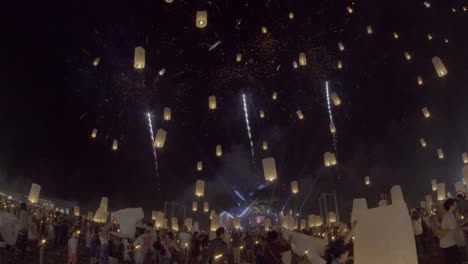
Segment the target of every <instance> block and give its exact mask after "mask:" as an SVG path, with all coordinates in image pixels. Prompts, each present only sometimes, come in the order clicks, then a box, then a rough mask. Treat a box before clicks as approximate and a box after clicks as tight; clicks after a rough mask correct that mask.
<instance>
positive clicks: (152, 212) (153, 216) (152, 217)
mask: <svg viewBox="0 0 468 264" xmlns="http://www.w3.org/2000/svg"><path fill="white" fill-rule="evenodd" d="M156 213H157V212H156V211H151V220H153V221H154V220H156Z"/></svg>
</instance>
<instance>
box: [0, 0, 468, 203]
mask: <svg viewBox="0 0 468 264" xmlns="http://www.w3.org/2000/svg"><path fill="white" fill-rule="evenodd" d="M463 5H466V6H468V3H463V1H447V0H438V1H431V7H430V8H426V7H425V6H424V4H423V1H419V0H418V1H387V0H385V1H371V0H365V1H354V2H352V1H341V0H338V1H311V0H296V1H291V0H289V1H286V0H211V1H194V0H192V1H190V0H174V2H173V3H171V4H168V3H165V1H163V0H152V1H129V2H128V3H125V2H116V1H73V2H71V3H69V2H67V3H65V2H62V3H53V4H52V3H47V2H34V3H28V4H27V5H26V4H25V5H21V6H12V3H9V4H8V5H7V6H6V7H5V8H4V10H3V11H2V13H4V14H5V15H6V18H7V19H6V21H7V22H6V23H4V25H5V27H4V30H3V36H4V37H3V41H2V47H3V48H2V51H3V52H2V54H3V56H2V57H3V60H2V62H3V63H2V70H1V71H0V72H1V74H0V77H1V78H0V80H1V84H0V85H1V86H0V87H1V90H2V93H1V106H0V109H1V111H0V112H1V123H2V125H1V129H0V190H3V191H15V192H22V193H28V191H29V188H30V184H31V182H35V183H38V184H40V185H41V186H42V191H41V196H44V197H55V198H61V199H68V200H75V201H78V202H80V203H81V204H82V206H83V207H87V208H90V209H95V208H96V207H97V206H98V203H99V199H100V197H101V196H108V197H109V198H110V207H111V209H119V208H122V207H128V206H144V207H145V208H146V209H155V208H160V206H161V205H162V203H163V201H164V200H179V201H181V202H184V203H186V205H187V206H190V204H189V202H191V201H192V199H193V188H194V182H195V180H196V179H204V180H206V181H207V191H206V192H207V194H206V195H207V198H206V200H207V201H209V202H211V203H212V204H213V207H214V208H220V209H221V208H224V209H228V208H230V207H232V206H235V205H236V204H237V202H239V201H238V199H237V198H235V197H234V195H233V190H239V191H240V192H241V193H243V194H247V193H249V192H252V191H254V190H255V189H256V188H257V186H259V185H260V184H262V183H264V179H263V173H262V167H261V160H262V159H263V158H265V157H270V156H271V157H274V158H275V159H276V164H277V168H278V182H277V183H276V187H275V188H273V192H274V195H275V196H278V197H287V195H288V193H289V182H290V181H292V180H299V188H300V189H301V193H300V194H299V198H298V200H299V201H300V202H299V204H302V203H304V204H305V206H304V209H303V210H304V211H307V210H312V209H313V208H314V206H315V205H316V204H317V203H316V198H317V196H318V195H319V193H320V192H323V191H332V190H337V192H338V193H339V198H340V201H341V203H342V204H343V207H345V208H346V207H347V206H349V205H350V201H351V200H352V198H354V197H358V196H365V197H367V198H368V203H369V205H370V206H376V204H377V201H378V200H379V199H380V198H379V197H380V194H381V193H388V192H389V189H390V187H391V186H393V185H395V184H400V185H401V186H402V189H403V192H404V194H405V196H406V198H407V202H408V203H409V204H410V206H415V205H416V204H417V202H418V201H419V200H422V199H423V198H424V195H426V194H429V193H430V192H431V190H430V187H431V186H430V181H431V179H437V180H438V181H439V182H446V183H447V184H448V186H449V187H448V190H449V191H452V189H453V183H455V182H456V181H458V180H460V179H461V178H462V175H461V167H462V166H463V163H462V159H461V153H462V152H464V151H468V138H467V137H466V135H467V134H468V126H467V125H466V120H468V111H467V110H468V105H467V104H466V103H465V102H466V100H467V99H466V98H468V90H467V87H466V83H467V80H468V64H467V59H466V58H468V50H467V49H466V47H467V46H468V37H467V35H466V27H467V26H468V23H467V22H468V12H464V11H463ZM346 6H350V7H352V8H353V13H352V14H349V13H348V12H347V11H346ZM452 8H455V10H456V12H453V11H452ZM198 10H206V11H207V12H208V25H207V27H206V28H204V29H199V28H197V27H196V26H195V13H196V11H198ZM289 12H294V19H289V18H288V13H289ZM368 25H371V26H372V28H373V34H367V32H366V27H367V26H368ZM262 26H266V27H267V28H268V33H267V34H262V32H261V27H262ZM393 32H398V34H399V38H398V39H394V38H393V36H392V33H393ZM428 33H430V34H431V35H432V36H433V39H432V40H428V38H427V34H428ZM445 38H447V39H448V43H446V42H445V41H444V39H445ZM217 41H221V44H219V45H218V46H217V47H216V48H214V49H213V50H211V51H209V48H210V46H211V45H213V44H215V43H216V42H217ZM338 42H343V44H344V45H345V50H344V52H340V51H339V49H338ZM137 46H143V47H144V48H145V49H146V67H145V69H144V70H141V71H136V70H135V69H134V68H133V53H134V48H135V47H137ZM405 51H408V52H409V53H410V54H411V56H412V59H411V60H410V61H406V60H405V57H404V55H403V54H404V52H405ZM300 52H305V53H306V55H307V62H308V63H307V65H306V66H304V67H301V66H299V68H298V69H294V67H293V65H292V63H293V61H295V60H297V59H298V55H299V53H300ZM237 53H241V54H242V61H241V62H240V63H238V62H236V60H235V57H236V54H237ZM433 56H439V57H440V58H441V59H442V61H443V62H444V64H445V66H446V67H447V69H448V75H447V76H445V77H444V78H439V77H437V75H436V72H435V71H434V67H433V65H432V62H431V59H432V57H433ZM96 57H99V58H100V62H99V65H98V66H97V67H95V66H93V65H92V62H93V60H94V59H95V58H96ZM339 60H341V61H342V63H343V69H341V70H339V69H337V66H336V65H337V62H338V61H339ZM161 69H165V70H166V72H165V74H164V75H162V76H160V75H158V72H159V71H160V70H161ZM418 75H421V76H422V78H423V80H424V85H423V86H419V85H418V84H417V81H416V77H417V76H418ZM325 81H329V85H330V92H336V93H337V94H338V95H339V96H340V98H341V100H342V105H341V106H339V107H335V106H333V105H332V112H333V118H334V119H335V125H336V127H337V134H336V135H337V137H336V154H337V160H338V166H336V167H334V168H325V167H324V164H323V153H324V152H327V151H331V152H335V150H334V146H333V137H332V136H331V134H330V131H329V127H328V126H329V117H328V110H327V103H326V93H325ZM274 91H277V92H278V99H277V100H272V93H273V92H274ZM242 93H245V94H246V98H247V108H248V112H249V121H250V126H251V131H252V137H253V141H254V151H255V160H252V156H251V153H250V151H251V150H250V143H249V138H248V136H247V130H246V124H245V120H244V112H243V106H242V97H241V96H242ZM210 95H215V96H216V97H217V104H218V108H217V109H216V110H214V111H210V110H209V109H208V96H210ZM424 106H426V107H427V108H428V109H429V111H430V112H431V115H432V116H431V118H429V119H424V118H423V115H422V113H421V108H422V107H424ZM164 107H170V108H171V109H172V120H171V121H164V120H163V118H162V114H163V108H164ZM260 110H264V111H265V115H266V117H265V118H264V119H261V118H260V117H259V114H258V113H259V111H260ZM297 110H301V111H302V112H303V114H304V116H305V118H304V119H303V120H299V119H298V117H297V115H296V111H297ZM148 112H150V113H151V115H152V122H153V128H154V129H153V130H154V133H156V130H157V129H159V128H163V129H165V130H166V131H167V132H168V135H167V140H166V143H165V146H164V148H163V149H158V150H157V156H158V165H159V175H160V186H161V188H160V191H158V187H157V186H158V184H157V179H158V178H157V176H156V172H155V164H154V157H153V151H152V142H151V139H150V133H149V127H148V120H147V116H146V114H147V113H148ZM93 128H96V129H98V136H97V138H96V139H94V140H93V139H91V138H90V134H91V131H92V129H93ZM421 137H424V139H425V140H426V141H427V143H428V146H427V147H426V148H424V149H423V148H421V146H420V144H419V138H421ZM114 139H117V140H118V141H119V150H118V151H112V149H111V147H112V141H113V140H114ZM264 140H265V141H268V144H269V150H268V151H263V150H262V141H264ZM217 144H221V145H222V147H223V154H224V155H223V157H221V158H218V157H216V156H215V147H216V145H217ZM439 147H441V148H443V150H444V152H445V159H443V160H439V159H438V158H437V153H436V149H437V148H439ZM199 160H201V161H203V163H204V164H203V166H204V170H203V172H202V173H199V172H197V171H196V162H197V161H199ZM365 176H370V178H371V181H372V184H371V186H365V185H364V177H365ZM452 192H453V191H452ZM306 197H307V199H306ZM434 198H435V197H434Z"/></svg>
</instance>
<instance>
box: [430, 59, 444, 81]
mask: <svg viewBox="0 0 468 264" xmlns="http://www.w3.org/2000/svg"><path fill="white" fill-rule="evenodd" d="M432 64H433V65H434V69H435V71H436V72H437V76H439V77H441V78H442V77H444V76H445V75H447V69H446V68H445V65H444V63H443V62H442V60H441V59H440V58H439V57H437V56H435V57H433V58H432Z"/></svg>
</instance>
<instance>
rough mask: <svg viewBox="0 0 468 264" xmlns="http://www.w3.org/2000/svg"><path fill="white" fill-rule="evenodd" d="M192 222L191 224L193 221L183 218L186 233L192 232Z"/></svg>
mask: <svg viewBox="0 0 468 264" xmlns="http://www.w3.org/2000/svg"><path fill="white" fill-rule="evenodd" d="M192 222H193V219H192V218H190V217H189V218H185V221H184V226H186V227H187V229H188V231H189V232H190V231H192ZM187 246H188V244H185V245H182V247H185V248H187Z"/></svg>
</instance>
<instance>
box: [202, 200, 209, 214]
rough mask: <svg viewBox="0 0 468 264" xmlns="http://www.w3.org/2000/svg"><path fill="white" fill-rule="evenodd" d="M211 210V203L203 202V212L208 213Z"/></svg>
mask: <svg viewBox="0 0 468 264" xmlns="http://www.w3.org/2000/svg"><path fill="white" fill-rule="evenodd" d="M208 211H210V204H209V203H208V202H204V203H203V212H205V213H208Z"/></svg>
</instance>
